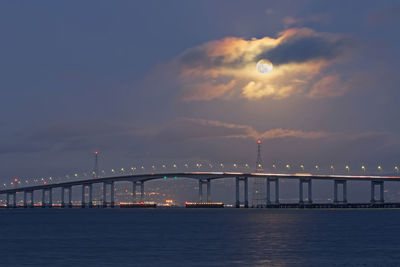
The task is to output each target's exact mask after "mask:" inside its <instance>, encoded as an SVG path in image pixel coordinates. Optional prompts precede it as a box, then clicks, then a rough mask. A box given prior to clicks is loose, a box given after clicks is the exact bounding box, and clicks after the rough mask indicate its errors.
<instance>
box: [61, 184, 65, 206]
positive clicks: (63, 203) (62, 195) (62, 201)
mask: <svg viewBox="0 0 400 267" xmlns="http://www.w3.org/2000/svg"><path fill="white" fill-rule="evenodd" d="M64 193H65V187H61V208H64V207H65V198H64Z"/></svg>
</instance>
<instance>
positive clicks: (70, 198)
mask: <svg viewBox="0 0 400 267" xmlns="http://www.w3.org/2000/svg"><path fill="white" fill-rule="evenodd" d="M68 207H69V208H72V186H69V187H68Z"/></svg>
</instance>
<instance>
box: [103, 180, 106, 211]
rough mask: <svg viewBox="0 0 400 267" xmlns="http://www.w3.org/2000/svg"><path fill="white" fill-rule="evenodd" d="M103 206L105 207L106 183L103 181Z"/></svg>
mask: <svg viewBox="0 0 400 267" xmlns="http://www.w3.org/2000/svg"><path fill="white" fill-rule="evenodd" d="M103 207H104V208H105V207H107V184H106V183H103Z"/></svg>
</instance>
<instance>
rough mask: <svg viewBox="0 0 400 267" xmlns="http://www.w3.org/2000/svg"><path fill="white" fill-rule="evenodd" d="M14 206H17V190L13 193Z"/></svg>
mask: <svg viewBox="0 0 400 267" xmlns="http://www.w3.org/2000/svg"><path fill="white" fill-rule="evenodd" d="M13 207H14V208H16V207H17V192H14V193H13Z"/></svg>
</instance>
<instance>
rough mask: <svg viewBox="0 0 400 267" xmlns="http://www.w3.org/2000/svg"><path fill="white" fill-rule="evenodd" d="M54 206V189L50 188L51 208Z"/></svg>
mask: <svg viewBox="0 0 400 267" xmlns="http://www.w3.org/2000/svg"><path fill="white" fill-rule="evenodd" d="M51 207H53V189H52V188H50V189H49V208H51Z"/></svg>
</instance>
